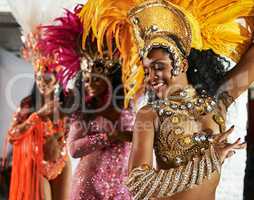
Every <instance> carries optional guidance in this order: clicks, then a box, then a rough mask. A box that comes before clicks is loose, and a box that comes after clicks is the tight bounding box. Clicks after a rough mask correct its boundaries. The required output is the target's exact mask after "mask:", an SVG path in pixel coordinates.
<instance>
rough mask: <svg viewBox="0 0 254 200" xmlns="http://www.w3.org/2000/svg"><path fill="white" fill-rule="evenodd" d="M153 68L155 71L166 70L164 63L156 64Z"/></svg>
mask: <svg viewBox="0 0 254 200" xmlns="http://www.w3.org/2000/svg"><path fill="white" fill-rule="evenodd" d="M153 67H154V69H155V70H161V69H163V68H164V64H163V63H155V64H154V66H153Z"/></svg>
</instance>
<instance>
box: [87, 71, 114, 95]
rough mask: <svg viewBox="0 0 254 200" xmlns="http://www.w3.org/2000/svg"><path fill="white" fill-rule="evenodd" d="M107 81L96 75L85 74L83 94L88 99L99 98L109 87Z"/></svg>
mask: <svg viewBox="0 0 254 200" xmlns="http://www.w3.org/2000/svg"><path fill="white" fill-rule="evenodd" d="M107 80H108V79H107V78H106V77H104V76H103V75H100V74H96V73H86V74H85V75H84V87H85V94H86V95H87V96H89V97H96V96H101V95H102V94H103V93H105V91H106V90H107V88H108V87H109V86H110V85H109V81H107Z"/></svg>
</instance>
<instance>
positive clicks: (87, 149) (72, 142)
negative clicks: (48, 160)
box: [68, 119, 110, 158]
mask: <svg viewBox="0 0 254 200" xmlns="http://www.w3.org/2000/svg"><path fill="white" fill-rule="evenodd" d="M109 144H110V141H109V137H108V133H106V132H100V133H96V134H91V135H90V134H88V133H87V131H86V130H85V127H84V126H83V123H82V120H79V119H76V120H74V121H72V122H71V125H70V130H69V133H68V145H69V150H70V154H71V156H72V157H74V158H79V157H82V156H85V155H88V154H90V153H92V152H94V151H96V150H98V149H102V148H103V147H106V146H108V145H109Z"/></svg>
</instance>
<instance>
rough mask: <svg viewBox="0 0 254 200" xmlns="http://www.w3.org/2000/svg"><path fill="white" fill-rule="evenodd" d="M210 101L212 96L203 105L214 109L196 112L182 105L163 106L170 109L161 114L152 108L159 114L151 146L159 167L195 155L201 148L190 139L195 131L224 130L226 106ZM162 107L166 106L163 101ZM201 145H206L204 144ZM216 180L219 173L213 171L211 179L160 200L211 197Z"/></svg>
mask: <svg viewBox="0 0 254 200" xmlns="http://www.w3.org/2000/svg"><path fill="white" fill-rule="evenodd" d="M194 99H195V98H194ZM189 100H192V99H188V101H187V102H189ZM212 101H213V100H211V99H210V100H207V101H206V100H205V103H204V104H205V105H209V104H210V105H212V107H213V109H212V110H211V111H210V112H204V113H202V114H197V115H196V114H193V112H188V111H186V110H184V109H171V108H169V109H167V108H166V109H164V111H165V110H166V111H170V112H171V113H168V115H165V112H164V114H160V110H161V109H160V108H158V107H157V108H155V109H156V112H157V116H158V117H157V119H156V120H155V121H156V122H155V124H157V125H156V127H155V130H156V133H155V139H154V149H155V155H156V160H157V168H158V169H170V168H174V167H177V166H179V165H182V164H185V163H186V162H188V161H189V160H190V159H191V158H192V157H193V156H195V154H197V153H196V152H199V151H200V148H199V147H198V145H197V143H195V142H193V136H194V134H195V133H200V132H204V131H206V132H212V134H218V133H221V132H222V131H224V130H225V123H224V122H225V114H226V112H225V109H224V107H223V105H221V104H219V103H218V102H217V104H216V105H215V104H214V103H213V102H212ZM170 102H171V101H170ZM209 102H210V103H209ZM211 102H212V103H211ZM171 103H172V102H171ZM185 103H186V102H185ZM153 106H154V105H153ZM166 107H169V106H166ZM162 108H165V105H164V106H162ZM204 108H205V109H206V108H207V106H204ZM187 110H188V109H187ZM161 113H162V112H161ZM202 148H204V149H205V148H207V147H206V145H204V146H202ZM218 183H219V174H218V173H213V175H212V177H211V179H210V180H207V181H205V183H203V184H201V185H198V186H195V187H194V188H193V189H190V190H187V191H185V192H180V193H177V194H175V195H173V196H172V197H170V198H163V200H164V199H167V200H178V199H179V200H182V199H186V200H199V199H200V200H203V199H206V200H214V199H215V190H216V187H217V185H218ZM158 200H159V199H158Z"/></svg>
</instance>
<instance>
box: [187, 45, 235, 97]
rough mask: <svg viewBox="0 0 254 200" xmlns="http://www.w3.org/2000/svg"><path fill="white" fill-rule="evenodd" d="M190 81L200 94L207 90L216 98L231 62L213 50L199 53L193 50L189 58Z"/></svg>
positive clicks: (188, 72) (188, 75)
mask: <svg viewBox="0 0 254 200" xmlns="http://www.w3.org/2000/svg"><path fill="white" fill-rule="evenodd" d="M188 64H189V68H188V70H187V78H188V81H189V82H190V83H191V84H192V85H193V87H194V88H196V90H197V92H198V93H201V92H202V90H206V91H207V93H208V95H210V96H215V95H216V93H217V91H218V89H219V87H220V86H221V83H222V80H223V79H224V77H225V74H226V71H227V70H228V68H229V67H230V62H229V61H227V60H226V59H225V58H223V57H221V56H219V55H218V54H216V53H214V52H213V51H212V50H203V51H199V50H196V49H192V50H191V52H190V55H189V57H188Z"/></svg>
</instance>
